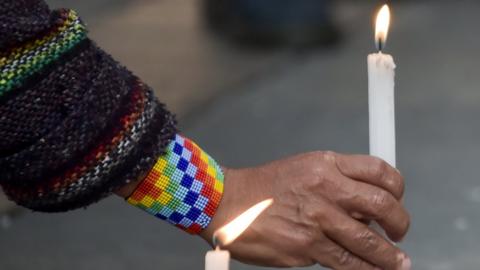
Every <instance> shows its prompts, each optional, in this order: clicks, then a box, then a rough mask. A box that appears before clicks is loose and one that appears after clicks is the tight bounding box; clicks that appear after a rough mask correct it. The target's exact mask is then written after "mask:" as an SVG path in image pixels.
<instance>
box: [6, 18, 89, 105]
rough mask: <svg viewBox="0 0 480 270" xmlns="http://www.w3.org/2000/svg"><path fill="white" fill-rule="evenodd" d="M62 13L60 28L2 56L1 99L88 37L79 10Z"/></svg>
mask: <svg viewBox="0 0 480 270" xmlns="http://www.w3.org/2000/svg"><path fill="white" fill-rule="evenodd" d="M61 13H62V14H61V17H62V19H61V20H59V21H60V22H59V25H58V27H57V28H56V29H54V30H53V31H51V32H50V33H49V34H47V35H46V36H44V37H42V39H34V40H31V41H30V42H27V43H26V44H24V45H22V46H20V47H17V48H13V49H12V50H11V51H9V52H7V53H3V52H2V53H0V97H1V96H2V95H4V94H5V93H7V92H9V91H11V90H12V89H13V88H15V87H18V86H20V85H21V84H22V83H23V82H24V81H25V80H26V79H27V78H28V77H30V76H32V75H33V74H35V73H36V72H38V71H40V70H42V69H43V68H44V67H45V66H47V65H49V64H50V63H52V62H54V61H55V60H56V59H58V58H59V57H60V56H61V55H62V54H64V53H65V52H67V51H68V50H70V49H71V48H72V47H74V46H75V45H76V44H78V43H80V42H81V41H82V40H84V39H86V38H87V31H86V28H85V26H84V25H83V24H82V23H81V21H80V18H79V17H78V15H77V13H76V12H75V11H73V10H62V12H61Z"/></svg>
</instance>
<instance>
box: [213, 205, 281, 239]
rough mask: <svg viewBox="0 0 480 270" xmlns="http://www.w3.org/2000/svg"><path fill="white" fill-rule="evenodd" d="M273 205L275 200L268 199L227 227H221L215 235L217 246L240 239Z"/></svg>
mask: <svg viewBox="0 0 480 270" xmlns="http://www.w3.org/2000/svg"><path fill="white" fill-rule="evenodd" d="M272 203H273V199H268V200H265V201H262V202H260V203H257V204H256V205H254V206H253V207H251V208H250V209H248V210H247V211H245V212H243V213H242V214H241V215H240V216H238V217H237V218H235V219H234V220H232V221H231V222H230V223H228V224H227V225H225V226H223V227H221V228H220V229H218V230H217V231H215V233H214V234H213V239H214V242H216V244H218V245H220V246H226V245H228V244H230V243H232V242H233V241H234V240H235V239H236V238H237V237H239V236H240V235H241V234H242V233H243V232H244V231H245V230H246V229H247V228H248V227H249V226H250V225H251V224H252V223H253V222H254V221H255V219H256V218H257V217H258V216H259V215H260V214H261V213H262V212H263V211H265V210H266V209H267V208H268V207H270V206H271V205H272Z"/></svg>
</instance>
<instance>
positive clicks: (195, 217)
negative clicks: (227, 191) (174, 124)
mask: <svg viewBox="0 0 480 270" xmlns="http://www.w3.org/2000/svg"><path fill="white" fill-rule="evenodd" d="M223 180H224V176H223V173H222V169H221V168H220V166H219V165H218V164H217V163H216V162H215V160H213V159H212V158H211V157H210V156H209V155H208V154H207V153H205V152H204V151H203V150H202V149H201V148H200V147H198V146H197V145H196V144H195V143H194V142H193V141H191V140H189V139H187V138H185V137H182V136H180V135H176V136H175V139H174V140H173V141H172V142H171V143H170V144H169V146H168V148H167V149H166V153H165V154H164V155H163V156H161V157H160V158H159V159H158V160H157V162H156V164H155V166H154V167H153V169H152V170H151V171H150V172H149V173H148V175H147V177H146V178H145V179H144V180H143V181H142V182H141V183H140V184H139V185H138V187H137V189H136V190H135V191H134V193H133V194H132V195H131V196H130V198H128V200H127V201H128V202H129V203H130V204H132V205H134V206H137V207H139V208H141V209H143V210H145V211H146V212H148V213H150V214H152V215H154V216H156V217H158V218H160V219H163V220H166V221H168V222H170V223H171V224H173V225H175V226H177V227H179V228H181V229H183V230H185V231H187V232H189V233H191V234H198V233H199V232H201V231H202V229H205V228H206V227H207V226H208V224H209V223H210V221H211V219H212V217H213V215H214V214H215V211H216V209H217V207H218V205H219V203H220V200H221V198H222V194H223Z"/></svg>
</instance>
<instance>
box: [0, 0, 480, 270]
mask: <svg viewBox="0 0 480 270" xmlns="http://www.w3.org/2000/svg"><path fill="white" fill-rule="evenodd" d="M178 2H181V4H178V6H177V8H178V9H176V10H177V11H181V10H182V8H180V6H182V5H183V8H184V9H187V7H190V8H192V6H191V5H190V6H189V5H188V4H185V3H187V2H189V1H178V0H177V1H176V2H175V3H178ZM141 3H142V5H143V4H144V5H145V6H143V7H139V6H141V5H140V4H138V5H137V7H130V8H133V10H134V11H135V10H137V13H141V12H138V9H140V10H144V9H146V7H147V6H148V5H154V6H156V5H162V3H163V4H165V3H166V4H170V5H171V6H170V7H171V8H172V10H174V9H173V6H175V5H174V3H173V2H172V1H158V2H155V1H142V2H141ZM192 3H193V2H190V4H192ZM149 7H150V8H151V7H153V6H149ZM156 7H158V6H156ZM163 7H165V6H163ZM373 8H374V6H373V4H358V2H356V1H351V2H342V3H339V5H338V10H337V12H338V20H339V23H340V24H341V25H342V26H343V29H344V32H345V36H346V40H345V43H344V44H343V45H342V46H341V47H339V48H337V49H335V50H329V51H317V52H307V53H295V52H278V51H277V52H273V53H270V54H267V55H262V56H261V57H260V56H259V55H258V53H248V52H242V51H237V49H231V48H229V47H227V46H225V45H222V44H221V43H219V42H218V41H217V40H215V39H212V38H211V37H209V36H208V34H206V33H203V34H202V33H201V32H200V33H198V32H196V31H197V30H198V29H197V30H195V29H196V28H192V27H190V28H189V26H188V25H189V24H188V23H185V22H190V23H192V21H191V18H190V19H185V21H184V24H183V25H184V28H183V29H191V31H192V35H193V33H194V32H195V33H196V34H195V35H197V38H198V39H197V41H199V40H203V41H202V42H204V43H203V45H198V46H192V44H195V45H197V43H189V44H186V45H185V44H184V45H185V46H183V47H182V46H171V47H167V48H164V47H163V45H164V44H169V43H168V42H162V43H161V45H157V46H159V48H162V49H159V52H158V55H160V56H158V55H157V56H154V55H151V54H152V53H153V52H154V51H150V50H144V54H143V55H141V54H142V53H141V52H142V51H143V50H142V49H141V48H140V49H138V51H136V53H135V54H133V56H132V55H130V54H128V53H125V54H122V55H120V56H121V57H122V58H124V59H123V61H124V62H126V64H127V65H129V64H130V63H129V62H128V59H130V58H135V57H137V56H139V57H140V58H145V59H146V58H149V57H159V58H161V57H166V56H165V55H168V54H169V52H168V50H171V51H172V53H173V54H174V55H176V56H177V57H178V58H176V59H173V60H175V61H172V59H169V60H170V61H168V62H162V61H159V62H157V60H155V61H153V62H151V63H149V65H151V66H153V67H155V68H153V69H154V70H155V71H157V76H158V77H155V76H152V77H149V78H150V79H149V80H150V81H149V83H151V84H156V85H155V88H156V89H159V88H160V89H161V90H159V92H158V93H157V94H158V95H159V96H160V97H162V98H163V97H166V101H167V103H169V101H170V100H173V101H172V102H173V104H178V105H175V109H176V110H179V111H181V112H182V113H181V123H182V124H181V126H182V129H183V131H184V133H185V134H186V135H188V136H190V137H192V138H194V139H195V140H196V141H197V142H198V143H199V144H200V145H202V146H203V147H204V148H205V149H207V150H208V152H209V153H211V154H212V155H213V156H215V157H216V159H217V160H219V161H221V162H222V163H223V164H225V165H228V166H234V167H240V166H249V165H255V164H259V163H262V162H266V161H268V160H272V159H277V158H281V157H284V156H287V155H290V154H294V153H298V152H303V151H311V150H318V149H321V150H326V149H328V150H334V151H340V152H350V153H366V152H367V150H368V144H367V143H368V128H367V127H368V116H367V115H368V114H367V81H366V55H367V54H368V53H370V52H372V51H373V41H372V36H371V31H372V29H371V24H370V20H371V19H370V18H372V10H373ZM392 8H393V12H394V21H393V22H392V29H391V34H390V38H389V44H388V47H387V49H388V52H390V53H392V54H393V56H394V57H395V59H396V62H397V65H398V70H397V80H396V83H397V88H396V89H397V119H398V122H397V130H398V160H399V168H400V169H401V170H402V172H403V173H404V175H405V178H406V181H407V193H406V200H405V202H406V205H407V207H408V208H409V210H410V211H411V213H412V218H413V220H412V221H413V222H412V227H411V232H410V234H409V236H408V238H407V239H406V241H405V242H404V243H402V244H401V246H402V247H403V248H404V249H405V250H406V251H407V252H408V253H409V254H410V255H411V256H412V258H413V260H414V269H426V270H430V269H431V270H434V269H435V270H444V269H445V270H446V269H456V270H476V269H479V268H480V267H479V265H480V257H479V256H478V255H479V254H480V229H479V228H480V211H479V206H480V181H479V179H478V153H480V144H479V143H478V138H479V137H480V136H479V135H480V125H478V120H477V119H478V115H479V113H480V106H479V105H480V89H479V87H478V86H479V85H480V76H479V75H480V74H479V71H478V70H479V69H478V67H477V61H478V58H479V57H478V56H479V53H478V48H480V36H479V35H478V29H477V26H478V25H480V17H478V12H479V11H480V3H478V2H475V1H436V2H435V3H434V4H432V2H420V1H406V2H401V3H397V4H395V5H393V6H392ZM128 10H129V9H128V8H127V7H126V8H124V9H122V10H120V11H116V12H115V15H118V14H123V15H125V16H126V15H128V14H132V13H133V14H137V13H135V12H127V11H128ZM190 11H192V10H190ZM159 12H160V11H159ZM191 14H193V13H191ZM123 15H122V16H123ZM105 16H106V15H105ZM172 16H173V15H172ZM154 17H155V16H153V15H151V18H154ZM174 17H175V16H174ZM179 17H181V16H180V15H179ZM116 18H117V19H116V20H120V19H119V18H120V17H116ZM113 20H114V21H115V19H113ZM132 20H133V21H136V20H134V19H132ZM152 20H153V19H152ZM159 20H160V19H159ZM137 22H138V21H137ZM97 26H98V28H101V29H108V27H111V28H110V29H115V24H108V23H107V26H105V25H104V24H102V23H100V22H99V24H98V25H97ZM103 27H105V28H103ZM140 28H141V27H139V28H138V29H137V30H138V31H140ZM95 31H98V30H95ZM164 31H171V30H166V29H164ZM111 32H112V33H110V34H109V35H107V34H105V35H102V34H101V32H94V33H93V34H94V35H96V38H97V39H99V43H100V44H103V43H105V44H107V46H111V47H109V48H108V49H110V48H112V49H114V50H118V51H117V52H122V50H124V52H126V51H128V48H129V47H123V46H124V45H125V44H123V43H117V46H114V45H115V43H113V42H112V43H110V42H111V41H108V40H103V39H102V37H105V39H110V37H111V36H112V35H114V34H118V32H117V31H111ZM116 32H117V33H116ZM187 34H188V32H187ZM178 35H180V34H178V33H177V36H176V37H177V39H176V40H177V41H179V42H180V41H182V40H183V39H182V38H180V36H182V35H180V36H178ZM172 36H173V37H175V35H172ZM172 36H169V37H172ZM106 37H109V38H106ZM183 38H186V37H185V36H184V37H183ZM190 38H191V37H190ZM174 39H175V38H174ZM139 40H140V39H137V40H136V41H138V44H139V45H138V46H146V47H148V46H151V44H147V45H144V44H143V43H142V42H140V41H139ZM173 43H174V42H172V43H170V44H173ZM108 44H110V45H108ZM202 46H203V47H202ZM113 47H120V48H121V49H118V48H116V49H115V48H113ZM197 47H201V48H210V50H203V49H202V50H199V49H197ZM179 48H182V49H183V50H186V51H188V50H193V52H192V54H187V55H185V54H182V51H181V50H182V49H179ZM165 50H167V51H165ZM203 53H205V54H204V55H203V56H198V55H197V54H203ZM114 55H115V54H114ZM162 55H163V56H162ZM182 55H184V56H183V57H181V56H182ZM192 55H193V56H192ZM115 56H117V55H115ZM215 57H217V58H215ZM192 59H196V60H194V61H193V60H192ZM199 59H202V60H199ZM212 59H215V60H212ZM245 59H246V60H245ZM249 59H250V60H249ZM237 60H238V61H240V62H238V63H237ZM202 61H203V64H204V65H203V64H202ZM132 63H133V64H134V68H133V69H134V71H136V72H138V73H139V75H140V76H142V75H144V74H143V72H145V75H147V77H148V76H149V75H148V74H147V73H148V72H149V70H143V69H142V67H141V66H142V65H141V64H142V63H137V62H135V61H132ZM163 63H168V64H169V65H168V67H165V66H164V65H163ZM190 63H192V64H191V65H193V67H192V66H191V65H190V66H189V67H187V65H189V64H190ZM171 65H173V67H170V66H171ZM175 65H177V66H178V67H175ZM129 66H130V65H129ZM136 68H138V70H136ZM175 68H176V69H175ZM183 68H185V70H186V71H185V73H183V74H185V76H175V74H173V75H172V73H168V70H167V69H174V70H177V71H178V70H182V69H183ZM196 68H197V69H202V70H201V71H198V70H196ZM165 70H167V71H165ZM163 71H165V72H166V73H167V75H169V76H170V75H171V76H172V77H171V78H170V79H171V80H176V81H178V80H182V81H184V82H182V83H179V82H172V83H171V84H168V83H166V81H163V79H162V76H166V75H164V74H163ZM196 72H202V73H201V74H202V76H198V74H197V73H196ZM209 72H213V73H214V74H208V73H209ZM218 72H223V73H220V76H219V74H218ZM230 72H234V73H236V74H235V75H231V74H229V73H230ZM203 74H207V75H205V76H203ZM177 75H178V74H177ZM185 78H188V79H185ZM165 80H168V78H167V77H165ZM202 80H204V81H202ZM196 81H202V82H201V83H198V85H199V88H198V89H196V90H194V89H195V87H194V86H195V84H196V83H195V82H196ZM189 85H190V86H189ZM159 86H160V87H159ZM161 86H163V87H161ZM187 86H189V87H190V88H189V90H188V91H190V92H188V91H185V92H181V91H180V90H178V89H179V88H188V87H187ZM163 91H165V92H163ZM168 91H171V92H173V94H172V93H170V94H169V93H167V92H168ZM177 91H179V92H181V93H182V99H176V98H173V97H172V96H174V95H175V93H177ZM189 95H192V99H190V98H188V96H189ZM199 95H200V96H202V98H198V96H199ZM205 96H207V97H205ZM185 103H188V104H187V105H185ZM169 104H170V103H169ZM190 104H193V106H189V105H190ZM286 244H287V243H286ZM206 250H207V246H206V245H205V244H204V243H202V241H201V240H200V239H197V238H193V237H189V236H187V235H185V234H184V233H182V232H180V231H178V230H176V229H174V228H171V227H170V226H169V225H166V224H163V223H162V222H160V221H157V220H155V219H153V218H151V217H149V216H148V215H146V214H144V213H143V212H141V211H139V210H137V209H134V208H132V207H129V206H126V205H125V204H124V203H123V202H122V201H121V200H120V199H117V198H110V199H107V200H105V201H103V202H101V203H99V204H97V205H94V206H92V207H90V208H89V209H88V210H87V211H81V210H80V211H75V212H71V213H66V214H53V215H52V214H49V215H46V214H38V213H26V214H23V215H21V216H19V217H17V218H14V219H13V224H12V226H10V227H9V228H8V229H3V230H0V269H8V270H10V269H12V270H14V269H39V270H41V269H49V270H52V269H72V270H76V269H132V268H133V269H141V268H159V269H202V267H203V255H204V253H205V251H206ZM232 269H237V270H241V269H259V268H257V267H251V266H245V265H242V264H239V263H234V265H233V266H232ZM315 269H318V268H315Z"/></svg>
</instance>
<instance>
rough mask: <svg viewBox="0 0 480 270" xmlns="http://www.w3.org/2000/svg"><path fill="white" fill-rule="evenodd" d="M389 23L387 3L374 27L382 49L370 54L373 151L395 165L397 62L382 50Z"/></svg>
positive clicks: (378, 45) (371, 150)
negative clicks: (395, 78) (395, 80)
mask: <svg viewBox="0 0 480 270" xmlns="http://www.w3.org/2000/svg"><path fill="white" fill-rule="evenodd" d="M389 23H390V11H389V8H388V6H387V5H384V6H383V7H382V9H381V10H380V12H379V14H378V16H377V23H376V31H375V32H376V33H375V39H376V43H377V47H378V49H379V53H374V54H370V55H369V56H368V104H369V122H370V154H371V155H372V156H376V157H379V158H382V159H384V160H385V161H387V162H388V163H389V164H390V165H392V166H394V167H395V166H396V152H395V94H394V87H395V82H394V77H395V63H394V61H393V58H392V56H391V55H388V54H384V53H382V52H381V50H382V49H383V47H384V45H385V42H386V40H387V34H388V27H389Z"/></svg>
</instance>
